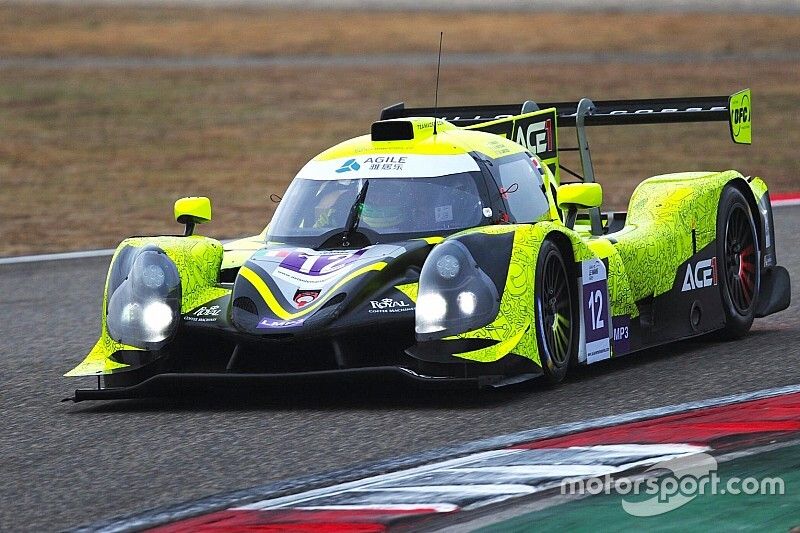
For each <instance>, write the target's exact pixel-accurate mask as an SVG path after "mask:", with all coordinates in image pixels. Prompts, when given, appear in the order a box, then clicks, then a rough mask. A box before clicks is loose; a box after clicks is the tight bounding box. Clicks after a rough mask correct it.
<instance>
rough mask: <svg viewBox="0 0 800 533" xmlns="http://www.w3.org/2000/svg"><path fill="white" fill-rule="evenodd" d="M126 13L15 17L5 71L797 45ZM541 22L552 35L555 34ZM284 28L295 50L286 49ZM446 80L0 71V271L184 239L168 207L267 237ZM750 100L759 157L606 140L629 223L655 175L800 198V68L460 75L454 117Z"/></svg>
mask: <svg viewBox="0 0 800 533" xmlns="http://www.w3.org/2000/svg"><path fill="white" fill-rule="evenodd" d="M116 11H117V10H116V9H115V10H109V9H99V8H91V9H89V8H85V9H82V10H80V9H72V8H64V7H58V8H55V7H54V8H47V9H45V8H33V7H26V8H24V9H16V8H15V7H14V6H11V7H9V6H8V5H4V6H2V7H0V55H9V54H27V55H31V54H34V55H35V54H61V55H74V54H86V53H96V54H130V53H146V54H161V53H164V54H170V55H171V54H178V53H182V54H190V53H191V54H194V53H209V52H212V51H213V52H214V53H237V54H238V53H283V52H286V51H291V52H305V53H360V52H361V51H362V50H364V49H366V48H367V45H369V46H373V45H374V47H375V49H376V50H378V51H384V52H394V51H397V52H406V51H430V50H431V46H430V44H431V41H432V40H435V37H434V39H431V38H430V35H429V34H431V35H434V36H435V34H436V32H438V28H439V27H442V26H445V22H447V24H446V28H445V29H446V30H447V31H448V33H447V41H446V43H447V47H448V48H449V49H450V50H451V51H452V50H454V49H455V50H463V51H477V52H486V51H508V50H526V51H527V50H533V49H536V48H541V49H549V50H558V51H563V50H566V49H577V48H578V47H581V48H580V49H589V48H588V47H590V46H592V47H595V48H594V49H621V48H625V47H630V49H634V50H635V49H637V47H638V46H641V47H642V48H644V49H653V50H656V49H657V50H663V49H670V50H677V49H680V50H684V49H686V50H689V49H694V48H693V47H697V48H698V49H702V50H708V49H709V47H712V48H713V47H717V46H721V47H723V48H722V49H727V48H724V47H728V46H730V47H733V48H731V50H734V51H735V50H742V49H743V48H741V47H742V46H745V45H747V46H752V47H759V46H761V47H768V46H784V45H787V46H788V44H787V43H790V41H791V40H792V39H796V38H797V31H798V27H800V25H798V24H796V23H795V20H796V19H787V20H789V21H790V22H786V20H777V19H775V20H773V19H769V18H768V17H760V16H759V17H754V18H753V20H754V21H755V22H752V23H751V24H750V25H749V26H747V27H746V30H747V31H744V30H742V29H741V27H740V26H739V25H736V24H733V21H732V20H730V19H726V17H724V16H709V17H707V22H706V23H705V25H707V26H708V27H707V28H705V25H704V30H707V31H706V32H705V33H704V34H703V35H705V37H704V38H703V39H702V40H701V41H697V42H695V41H693V40H691V39H688V38H684V37H685V36H687V35H690V34H691V32H692V31H694V30H696V29H697V28H698V24H699V23H698V22H697V20H696V19H695V17H684V18H681V17H679V16H677V15H659V16H656V17H652V16H646V17H645V16H641V17H642V18H641V19H640V22H641V23H642V24H645V23H647V25H648V26H647V27H648V28H650V29H649V30H647V31H650V32H651V33H647V31H645V29H644V28H641V27H640V26H639V25H637V24H630V25H628V29H630V30H631V31H618V29H617V28H616V27H615V26H613V25H611V24H609V22H610V21H611V15H598V16H595V19H592V18H591V17H577V16H576V15H559V14H551V15H536V16H534V15H530V16H527V15H524V16H520V17H521V20H520V21H518V22H515V24H517V23H518V24H520V27H519V28H520V31H522V30H521V28H523V27H526V28H528V30H526V31H527V33H524V34H522V35H524V37H520V38H515V35H518V34H516V33H515V32H514V31H503V32H501V33H498V32H497V30H496V25H497V24H499V22H497V21H498V20H499V19H497V18H495V19H492V17H493V15H488V14H463V15H462V14H453V13H448V14H447V15H443V14H436V15H430V14H426V15H402V16H400V15H398V16H397V17H399V20H398V18H397V17H393V16H391V15H390V14H385V13H379V14H369V17H368V19H367V16H366V15H363V14H361V15H359V14H354V15H352V17H351V18H349V19H348V20H349V24H348V26H347V29H344V28H343V27H342V18H343V15H341V14H339V13H323V14H315V15H310V14H302V13H301V14H297V13H294V14H290V13H287V12H266V11H263V12H261V11H259V12H234V11H225V10H222V11H213V12H211V11H205V10H185V11H184V10H149V9H122V10H119V13H116ZM115 13H116V14H115ZM90 15H91V16H90ZM428 17H429V18H428ZM437 17H439V18H437ZM515 17H518V16H517V15H515ZM633 17H635V16H633ZM503 18H504V19H506V20H508V18H507V17H505V16H504V17H503ZM534 19H537V20H538V23H536V24H534V23H533V22H532V21H533V20H534ZM545 19H546V20H549V21H550V23H549V24H542V21H543V20H545ZM376 20H377V21H379V22H380V24H379V25H377V24H378V23H377V22H374V21H376ZM492 20H494V21H495V22H492ZM568 20H569V21H576V20H577V22H576V24H578V23H579V27H582V28H583V29H584V30H585V31H584V33H585V35H581V38H580V39H577V38H574V37H573V36H574V35H576V33H575V32H572V33H570V34H569V35H567V34H565V32H564V31H563V29H559V30H554V29H552V28H551V27H555V26H563V25H564V24H565V23H566V22H567V21H568ZM592 20H595V22H594V23H592ZM615 20H616V19H615ZM280 21H283V23H282V24H283V26H285V28H284V30H282V31H283V32H285V33H281V32H278V31H273V30H274V29H275V28H277V27H280V26H281V24H279V22H280ZM603 21H605V22H603ZM715 21H717V22H715ZM759 21H761V22H759ZM368 22H370V23H369V24H368ZM523 22H524V24H523ZM556 22H558V24H556ZM767 22H769V23H773V22H774V23H775V26H774V27H773V31H772V32H771V34H770V39H767V37H765V36H764V34H763V33H762V32H758V31H754V29H753V28H754V24H755V27H756V28H758V27H759V24H761V23H763V24H766V23H767ZM412 23H413V24H415V25H416V26H412V25H411V24H412ZM276 24H277V26H275V25H276ZM492 24H494V26H492ZM580 24H583V26H580ZM727 24H730V25H729V26H726V25H727ZM204 25H205V26H204ZM590 25H591V26H592V28H593V29H592V31H588V29H587V28H589V26H590ZM408 27H414V28H415V31H414V32H413V33H412V32H408V31H406V29H407V28H408ZM216 28H227V29H226V30H225V31H222V30H218V29H216ZM336 28H338V29H336ZM530 28H534V29H535V31H534V30H532V29H530ZM726 28H727V29H726ZM301 30H302V31H301ZM778 30H780V31H778ZM726 32H729V33H726ZM147 36H151V37H149V38H145V37H147ZM498 36H501V37H502V38H498ZM637 36H638V37H637ZM647 36H649V37H647ZM681 36H683V37H681ZM645 37H647V38H645ZM737 39H741V41H739V40H737ZM645 41H649V42H645ZM542 43H544V44H543V45H542V46H540V45H541V44H542ZM637 43H639V44H637ZM724 43H727V44H724ZM648 46H649V47H652V48H649V47H648ZM519 47H522V48H519ZM715 49H716V48H715ZM787 49H790V48H787ZM434 72H435V69H434V67H417V68H411V67H403V68H389V67H386V68H379V69H367V68H342V67H337V68H318V69H310V68H270V69H240V70H234V69H230V70H196V71H191V70H188V71H187V70H179V71H166V70H144V69H143V70H127V71H126V70H106V71H103V70H99V71H93V70H72V71H61V70H50V71H47V70H26V69H16V70H13V69H6V70H3V71H2V75H1V76H0V255H13V254H20V253H32V252H46V251H60V250H70V249H85V248H98V247H111V246H114V245H115V244H116V243H117V242H118V241H119V240H120V239H121V238H122V237H124V236H126V235H128V234H134V233H136V234H159V233H165V232H172V231H176V230H178V229H179V228H178V226H177V225H176V224H175V223H174V222H173V221H172V220H171V205H172V202H173V201H174V200H175V199H176V198H177V197H180V196H183V195H191V194H204V195H208V196H210V197H211V198H212V200H213V202H214V210H215V219H214V221H213V222H212V223H211V224H210V225H209V226H208V227H205V228H203V230H204V231H207V232H208V233H209V234H211V235H213V236H218V237H230V236H238V235H244V234H253V233H256V232H258V231H259V230H260V229H261V228H263V226H264V224H265V223H266V221H267V220H268V219H269V217H270V215H271V213H272V210H273V207H274V206H273V204H272V203H271V202H270V201H269V200H268V196H269V194H270V193H272V192H277V193H281V192H282V191H283V190H284V188H285V187H286V185H287V183H288V182H289V180H290V179H291V177H292V175H293V174H294V173H295V172H296V171H297V170H298V169H299V168H300V166H301V165H302V164H303V163H304V162H305V161H306V160H307V159H308V158H310V157H312V156H313V155H314V154H315V153H317V152H319V151H321V150H322V149H324V148H326V147H328V146H330V145H331V144H333V143H335V142H337V141H340V140H343V139H345V138H348V137H351V136H354V135H357V134H360V133H363V132H364V131H366V130H367V129H368V127H369V124H370V122H371V121H372V120H374V119H375V118H377V116H378V112H379V110H380V108H381V107H382V106H385V105H388V104H391V103H394V102H396V101H400V100H406V101H407V102H409V104H411V105H427V104H430V103H431V100H432V92H433V76H434ZM745 86H750V87H752V88H753V91H754V101H755V110H754V111H755V144H754V145H753V146H752V147H739V146H734V145H732V144H731V143H730V141H729V140H728V136H727V131H726V128H725V125H724V124H722V123H717V124H711V125H675V126H671V127H668V128H667V127H636V128H595V129H592V130H591V131H590V141H591V143H592V147H593V155H594V160H595V164H596V167H597V171H598V177H599V179H600V180H601V181H602V182H603V184H604V186H605V192H606V198H607V204H608V205H610V206H613V207H621V206H624V204H625V201H626V198H627V196H628V195H629V194H630V191H631V190H632V189H633V187H634V186H635V184H636V183H638V181H640V180H641V179H642V178H644V177H646V176H648V175H653V174H657V173H661V172H667V171H675V170H691V169H699V168H707V169H724V168H731V167H733V168H737V169H740V170H741V171H743V172H745V173H757V174H760V175H763V176H764V177H766V178H767V180H768V182H769V183H770V184H771V185H772V187H773V188H774V189H776V190H788V189H799V188H800V182H799V180H798V175H799V174H800V163H798V158H797V157H796V150H797V148H796V147H797V146H798V145H800V134H798V131H799V130H798V127H797V123H798V114H797V109H800V91H798V88H800V68H798V65H797V64H796V63H766V64H754V63H749V62H746V61H742V62H726V63H722V64H715V65H712V64H709V65H689V66H681V65H635V66H634V65H612V64H599V65H592V66H567V67H547V68H541V67H540V68H535V67H533V66H530V67H521V66H517V67H511V66H493V67H486V66H482V67H475V68H468V67H452V66H446V68H445V69H444V70H443V71H442V80H441V95H440V102H441V104H442V105H452V104H479V103H490V102H509V101H522V100H525V99H528V98H534V99H537V100H539V101H546V100H553V99H558V100H563V99H577V98H579V97H581V96H587V95H588V96H591V97H593V98H598V99H602V98H625V97H647V96H670V95H673V96H678V95H693V94H722V93H726V92H732V91H734V90H736V89H738V88H741V87H745ZM560 134H561V135H562V137H561V140H562V142H564V144H566V141H568V139H565V137H564V135H571V134H572V132H571V131H570V130H562V131H561V133H560ZM573 166H577V165H573Z"/></svg>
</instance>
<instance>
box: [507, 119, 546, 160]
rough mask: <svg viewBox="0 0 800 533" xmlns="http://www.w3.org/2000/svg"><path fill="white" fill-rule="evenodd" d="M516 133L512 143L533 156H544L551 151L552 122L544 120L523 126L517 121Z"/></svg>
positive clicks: (521, 122) (522, 122)
mask: <svg viewBox="0 0 800 533" xmlns="http://www.w3.org/2000/svg"><path fill="white" fill-rule="evenodd" d="M516 124H518V127H517V133H516V136H515V139H514V141H515V142H516V143H517V144H521V145H522V146H524V147H525V148H527V149H528V150H530V151H531V152H533V153H535V154H537V155H538V154H545V153H548V152H552V151H553V144H554V143H553V120H552V119H549V118H548V119H546V120H541V121H539V122H532V123H530V124H527V125H526V124H524V121H522V120H519V121H517V123H516Z"/></svg>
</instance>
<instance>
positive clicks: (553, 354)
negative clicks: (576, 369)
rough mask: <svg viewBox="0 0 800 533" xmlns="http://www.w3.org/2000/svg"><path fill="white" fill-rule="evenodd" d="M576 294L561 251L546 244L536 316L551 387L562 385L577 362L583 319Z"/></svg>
mask: <svg viewBox="0 0 800 533" xmlns="http://www.w3.org/2000/svg"><path fill="white" fill-rule="evenodd" d="M574 293H575V289H574V280H573V279H572V277H571V276H570V275H569V269H568V268H567V267H566V264H565V263H564V257H563V256H562V254H561V251H560V250H559V249H558V246H556V245H555V243H553V241H551V240H549V239H548V240H545V241H544V242H543V243H542V246H541V248H540V249H539V258H538V259H537V261H536V280H535V290H534V313H535V314H536V339H537V344H538V347H539V358H540V359H541V362H542V371H543V372H544V376H545V377H546V378H547V380H548V381H549V382H550V383H559V382H561V381H563V380H564V377H565V376H566V375H567V370H568V368H569V367H570V366H571V365H574V364H575V362H576V361H577V356H578V334H579V329H580V326H579V323H578V320H579V316H580V315H579V313H578V307H577V304H576V302H575V298H574ZM559 317H560V318H559Z"/></svg>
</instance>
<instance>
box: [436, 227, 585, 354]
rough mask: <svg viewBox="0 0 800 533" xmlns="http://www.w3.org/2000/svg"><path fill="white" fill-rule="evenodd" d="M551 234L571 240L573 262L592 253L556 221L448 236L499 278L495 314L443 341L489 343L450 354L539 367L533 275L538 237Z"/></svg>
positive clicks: (476, 230) (477, 230) (537, 253)
mask: <svg viewBox="0 0 800 533" xmlns="http://www.w3.org/2000/svg"><path fill="white" fill-rule="evenodd" d="M551 235H552V236H553V237H555V236H556V235H559V236H560V238H561V239H564V240H565V241H567V242H569V243H570V244H571V246H572V253H573V259H574V260H576V261H581V260H584V259H588V258H589V257H592V256H593V254H592V253H591V252H590V251H589V249H588V248H587V247H586V245H585V244H584V243H583V242H582V241H581V239H580V237H579V236H578V235H577V234H576V233H575V232H573V231H570V230H568V229H567V228H566V227H564V225H563V224H560V223H558V222H539V223H537V224H533V225H531V224H511V225H502V226H483V227H479V228H473V229H470V230H467V231H464V232H461V233H458V234H456V235H453V236H451V237H449V239H456V240H459V241H460V242H461V243H462V244H464V245H465V246H467V248H468V249H469V250H470V253H472V255H473V257H474V258H475V260H476V262H477V263H478V266H479V267H480V268H481V269H483V270H484V271H486V272H494V273H495V276H496V275H497V272H498V271H501V272H502V277H503V279H502V280H501V281H502V284H501V286H499V287H498V289H499V292H500V294H501V300H500V308H499V312H498V314H497V317H496V318H495V319H494V320H493V321H492V322H491V323H489V324H487V325H485V326H483V327H481V328H478V329H475V330H472V331H468V332H465V333H461V334H458V335H453V336H451V337H447V338H446V339H445V340H455V339H483V340H490V341H494V342H495V343H494V344H493V345H491V346H488V347H485V348H481V349H477V350H472V351H469V352H462V353H456V354H453V355H454V356H456V357H460V358H463V359H468V360H471V361H477V362H483V363H489V362H494V361H497V360H499V359H501V358H502V357H504V356H506V355H508V354H509V353H514V354H517V355H520V356H522V357H526V358H528V359H530V360H531V361H533V362H534V363H536V364H537V365H541V362H540V358H539V350H538V346H537V342H536V327H535V325H534V316H535V315H534V287H535V279H534V278H535V273H536V261H537V259H538V257H539V249H540V247H541V244H542V241H544V239H545V238H547V237H548V236H551ZM499 267H502V270H501V269H500V268H499ZM490 277H493V276H492V274H490Z"/></svg>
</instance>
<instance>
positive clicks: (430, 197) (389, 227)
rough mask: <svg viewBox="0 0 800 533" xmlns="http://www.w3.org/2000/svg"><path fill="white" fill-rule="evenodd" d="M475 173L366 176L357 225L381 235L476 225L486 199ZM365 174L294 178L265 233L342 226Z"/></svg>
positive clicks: (318, 231) (293, 234)
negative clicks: (328, 177)
mask: <svg viewBox="0 0 800 533" xmlns="http://www.w3.org/2000/svg"><path fill="white" fill-rule="evenodd" d="M482 179H483V178H482V176H481V174H480V173H479V172H462V173H458V174H450V175H448V176H438V177H430V178H375V179H370V180H369V190H368V192H367V195H366V198H365V199H364V208H363V210H362V211H361V219H360V223H359V229H368V230H372V231H374V232H377V233H378V234H380V235H392V236H398V235H405V234H425V235H430V234H446V233H452V232H455V231H459V230H462V229H467V228H471V227H474V226H479V225H480V224H481V223H482V222H483V221H484V216H483V207H484V205H485V204H484V201H483V198H482V195H481V194H480V192H479V188H478V184H479V183H482V182H481V181H479V180H482ZM363 182H364V180H363V179H342V180H314V179H301V178H296V179H295V180H294V181H293V182H292V184H291V185H290V186H289V189H288V190H287V191H286V194H285V195H284V196H283V199H282V200H281V203H280V205H279V206H278V209H277V210H276V211H275V216H274V217H273V218H272V222H271V223H270V227H269V238H270V239H272V240H279V241H281V240H282V241H285V240H286V239H287V238H288V239H291V238H304V237H305V238H315V237H320V236H322V235H325V234H327V233H329V232H331V231H333V230H342V231H343V230H344V228H345V225H346V223H347V216H348V214H349V212H350V209H351V207H352V206H353V202H355V200H356V198H357V196H358V193H359V191H360V190H361V187H362V185H363Z"/></svg>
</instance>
